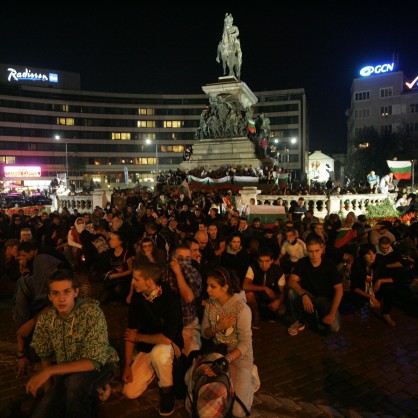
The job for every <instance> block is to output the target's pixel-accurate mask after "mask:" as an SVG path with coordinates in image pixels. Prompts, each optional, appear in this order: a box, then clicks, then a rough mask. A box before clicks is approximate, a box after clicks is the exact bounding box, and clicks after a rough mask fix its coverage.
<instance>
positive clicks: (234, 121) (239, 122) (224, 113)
mask: <svg viewBox="0 0 418 418" xmlns="http://www.w3.org/2000/svg"><path fill="white" fill-rule="evenodd" d="M246 112H247V111H246V110H245V109H244V107H243V106H242V104H241V103H239V102H232V101H229V100H228V97H222V96H210V97H209V106H207V107H206V108H205V109H204V110H203V111H202V113H201V115H200V125H199V128H198V129H197V131H196V133H195V138H196V139H208V138H214V139H219V138H232V137H236V136H245V135H246V131H247V124H246V123H247V113H246Z"/></svg>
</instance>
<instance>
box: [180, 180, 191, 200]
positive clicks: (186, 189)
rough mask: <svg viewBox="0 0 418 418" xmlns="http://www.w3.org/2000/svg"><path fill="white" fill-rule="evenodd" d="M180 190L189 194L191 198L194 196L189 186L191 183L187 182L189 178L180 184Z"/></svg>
mask: <svg viewBox="0 0 418 418" xmlns="http://www.w3.org/2000/svg"><path fill="white" fill-rule="evenodd" d="M179 190H180V191H181V192H182V193H183V194H184V195H185V196H187V197H188V198H189V199H191V198H192V193H191V191H190V188H189V183H187V179H184V180H183V182H182V183H181V184H180V186H179Z"/></svg>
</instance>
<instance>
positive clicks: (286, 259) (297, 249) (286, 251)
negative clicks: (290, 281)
mask: <svg viewBox="0 0 418 418" xmlns="http://www.w3.org/2000/svg"><path fill="white" fill-rule="evenodd" d="M307 254H308V253H307V250H306V244H305V243H304V242H303V241H302V240H301V239H299V238H298V236H297V232H296V230H295V229H294V228H290V229H288V230H287V231H286V241H285V242H284V243H283V245H282V248H281V250H280V255H279V258H278V260H277V264H279V265H280V266H281V267H282V269H283V271H284V272H285V274H290V273H291V271H292V268H293V266H294V265H295V264H296V263H297V262H298V261H299V260H300V259H301V258H303V257H305V256H306V255H307Z"/></svg>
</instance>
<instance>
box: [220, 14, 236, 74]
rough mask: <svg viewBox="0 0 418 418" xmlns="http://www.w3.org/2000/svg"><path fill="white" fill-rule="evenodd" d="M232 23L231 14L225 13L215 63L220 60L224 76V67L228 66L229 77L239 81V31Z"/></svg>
mask: <svg viewBox="0 0 418 418" xmlns="http://www.w3.org/2000/svg"><path fill="white" fill-rule="evenodd" d="M233 23H234V18H233V17H232V15H231V14H228V13H227V14H226V15H225V20H224V32H223V35H222V40H221V41H220V42H219V45H218V54H217V57H216V61H217V62H220V58H222V64H223V69H224V75H225V74H226V66H227V65H228V67H229V75H230V76H236V77H237V78H238V79H239V78H240V76H241V64H242V51H241V43H240V40H239V39H238V36H239V30H238V27H237V26H234V25H233Z"/></svg>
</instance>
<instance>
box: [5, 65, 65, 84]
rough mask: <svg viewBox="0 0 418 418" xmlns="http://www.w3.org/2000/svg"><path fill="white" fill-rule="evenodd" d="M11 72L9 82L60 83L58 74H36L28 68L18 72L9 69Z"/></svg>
mask: <svg viewBox="0 0 418 418" xmlns="http://www.w3.org/2000/svg"><path fill="white" fill-rule="evenodd" d="M7 71H9V76H8V78H7V79H8V81H28V80H29V81H49V82H51V83H58V74H57V73H48V75H47V74H42V73H34V72H33V71H31V70H30V69H28V68H25V70H24V71H17V70H15V69H14V68H8V69H7Z"/></svg>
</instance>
